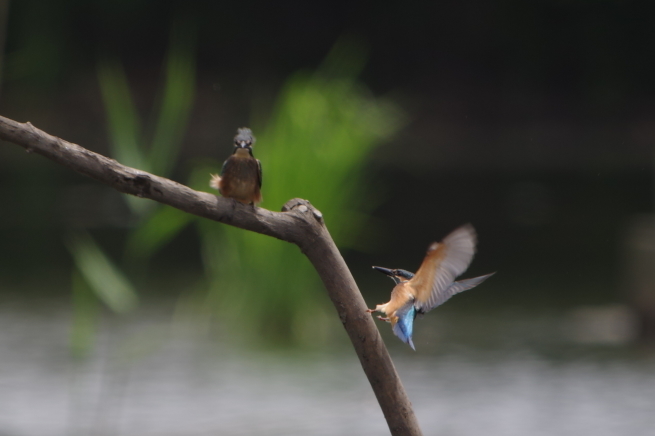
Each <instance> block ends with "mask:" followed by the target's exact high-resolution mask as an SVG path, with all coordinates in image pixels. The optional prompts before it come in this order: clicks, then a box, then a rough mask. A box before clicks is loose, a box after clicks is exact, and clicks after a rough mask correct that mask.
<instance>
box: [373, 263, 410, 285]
mask: <svg viewBox="0 0 655 436" xmlns="http://www.w3.org/2000/svg"><path fill="white" fill-rule="evenodd" d="M373 269H374V270H376V271H380V272H381V273H384V274H386V275H387V276H389V278H390V279H391V280H393V281H394V283H396V284H399V283H401V282H406V281H408V280H411V279H412V278H413V277H414V274H413V273H411V272H409V271H407V270H404V269H389V268H383V267H381V266H374V267H373Z"/></svg>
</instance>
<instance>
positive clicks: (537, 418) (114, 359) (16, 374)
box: [0, 307, 655, 436]
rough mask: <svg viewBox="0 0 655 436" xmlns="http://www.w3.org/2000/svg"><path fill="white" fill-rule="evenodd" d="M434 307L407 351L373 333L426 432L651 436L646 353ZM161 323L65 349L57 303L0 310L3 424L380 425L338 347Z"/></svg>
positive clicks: (152, 430)
mask: <svg viewBox="0 0 655 436" xmlns="http://www.w3.org/2000/svg"><path fill="white" fill-rule="evenodd" d="M587 315H588V314H587ZM434 318H435V320H434V321H431V320H430V319H429V318H426V319H424V320H419V322H420V323H421V329H419V331H418V334H417V337H416V346H417V349H418V352H416V353H414V352H412V351H411V350H410V349H409V348H408V347H407V346H406V345H405V344H402V343H400V341H398V340H397V339H396V338H394V337H392V336H391V335H390V334H389V332H386V331H387V330H388V329H384V328H383V329H381V330H382V332H383V335H384V336H385V340H386V341H387V343H388V344H390V347H391V353H392V355H393V357H394V361H395V363H396V366H397V368H398V371H399V373H400V375H401V377H402V379H403V381H404V383H405V386H406V387H407V390H408V393H409V395H410V398H411V399H412V402H413V404H414V406H415V408H416V412H417V414H418V417H419V420H420V422H421V425H422V427H423V429H424V433H425V434H426V435H480V434H485V435H503V436H506V435H521V436H523V435H576V436H578V435H594V436H604V435H618V434H630V435H631V436H636V435H646V434H652V429H653V428H654V427H655V414H653V410H654V408H655V366H654V365H653V363H655V362H654V359H653V357H652V356H651V355H649V354H648V352H643V351H641V350H639V349H638V348H636V347H630V346H628V345H625V344H624V345H588V344H581V343H576V342H572V341H570V340H568V339H567V336H566V331H568V330H569V327H570V326H572V325H574V324H571V323H572V322H573V323H576V322H580V321H579V318H580V317H579V315H576V314H575V313H574V314H572V315H571V314H566V315H562V316H558V315H557V314H551V315H539V316H535V315H534V314H532V315H526V314H520V313H514V314H512V313H510V312H508V313H502V314H492V315H488V314H487V315H475V314H457V313H452V312H451V313H448V312H445V313H443V314H441V316H439V317H434ZM169 319H170V318H167V317H166V316H164V315H163V314H157V313H153V314H152V315H150V316H148V317H146V319H143V318H141V319H140V320H139V321H131V322H128V321H124V322H123V321H122V322H121V323H120V324H118V323H117V324H115V325H109V324H107V325H105V326H103V328H102V333H101V335H100V339H99V342H98V346H97V350H96V352H94V353H93V355H92V356H90V357H89V359H87V360H85V361H73V360H71V359H70V357H69V354H68V349H67V340H68V333H69V323H68V313H67V312H66V310H63V309H62V310H54V309H52V308H51V307H50V308H49V310H48V311H44V312H42V313H32V312H29V313H28V312H26V311H23V310H16V309H15V308H13V309H12V308H10V307H5V309H3V310H2V311H0V435H3V436H4V435H12V436H13V435H21V436H26V435H30V436H31V435H35V436H37V435H38V436H40V435H44V436H45V435H48V436H51V435H76V434H80V435H81V434H84V435H88V434H100V435H105V434H107V435H109V434H111V435H137V434H138V435H206V434H221V435H253V434H266V435H296V434H297V435H307V434H312V435H352V434H357V435H369V434H370V435H374V434H375V435H379V434H387V432H388V431H387V428H386V425H385V423H384V421H383V418H382V415H381V412H380V411H379V409H378V406H377V402H376V400H375V398H374V396H373V394H372V392H371V390H370V387H369V385H368V383H367V381H366V380H365V378H364V376H363V373H362V371H361V369H360V367H359V364H358V362H357V361H356V358H355V357H354V354H353V353H352V352H350V350H348V349H347V348H346V347H344V348H343V349H339V350H335V349H332V350H331V352H329V353H327V352H322V353H318V354H316V353H313V354H308V353H305V354H300V353H297V352H286V353H272V352H266V353H264V352H253V351H244V350H236V349H234V348H230V347H226V346H224V345H222V344H221V343H220V342H215V341H213V340H210V339H207V338H205V339H198V337H197V336H196V335H194V334H193V333H192V330H188V331H186V332H184V331H183V332H180V331H179V330H176V329H171V325H170V323H169V321H168V320H169ZM572 320H573V321H572ZM385 332H386V333H385ZM344 336H345V335H344Z"/></svg>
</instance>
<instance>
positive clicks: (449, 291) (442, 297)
mask: <svg viewBox="0 0 655 436" xmlns="http://www.w3.org/2000/svg"><path fill="white" fill-rule="evenodd" d="M494 274H496V273H491V274H485V275H483V276H479V277H473V278H472V279H466V280H460V281H458V282H454V283H452V284H451V285H450V286H448V287H447V288H446V289H445V290H444V291H443V292H442V293H441V294H439V296H438V297H437V298H436V300H435V301H434V302H433V303H434V305H433V306H429V307H421V312H422V313H425V312H429V311H431V310H432V309H434V308H435V307H437V306H441V305H442V304H444V303H445V302H446V301H447V300H448V299H449V298H450V297H452V296H453V295H455V294H459V293H460V292H464V291H467V290H469V289H471V288H475V287H476V286H477V285H479V284H480V283H482V282H484V281H485V280H487V279H488V278H489V277H491V276H492V275H494ZM426 306H427V305H426Z"/></svg>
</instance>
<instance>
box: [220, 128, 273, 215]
mask: <svg viewBox="0 0 655 436" xmlns="http://www.w3.org/2000/svg"><path fill="white" fill-rule="evenodd" d="M254 143H255V137H254V136H253V135H252V130H250V129H249V128H247V127H242V128H240V129H238V131H237V135H236V136H235V137H234V151H233V152H232V156H230V157H228V158H227V160H226V161H225V162H224V163H223V168H222V169H221V175H220V176H218V175H216V174H212V175H211V176H212V179H211V181H210V182H209V186H211V187H212V188H214V189H218V191H219V192H220V193H221V195H222V196H223V197H228V198H233V199H235V200H237V201H240V202H241V203H246V204H252V205H253V206H254V205H255V204H257V203H261V201H262V193H261V187H262V164H261V162H259V160H257V159H255V157H254V156H253V155H252V146H253V144H254Z"/></svg>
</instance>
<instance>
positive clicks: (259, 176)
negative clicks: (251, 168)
mask: <svg viewBox="0 0 655 436" xmlns="http://www.w3.org/2000/svg"><path fill="white" fill-rule="evenodd" d="M255 160H256V161H257V184H258V185H259V189H261V187H262V163H261V162H260V161H259V159H255Z"/></svg>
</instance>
